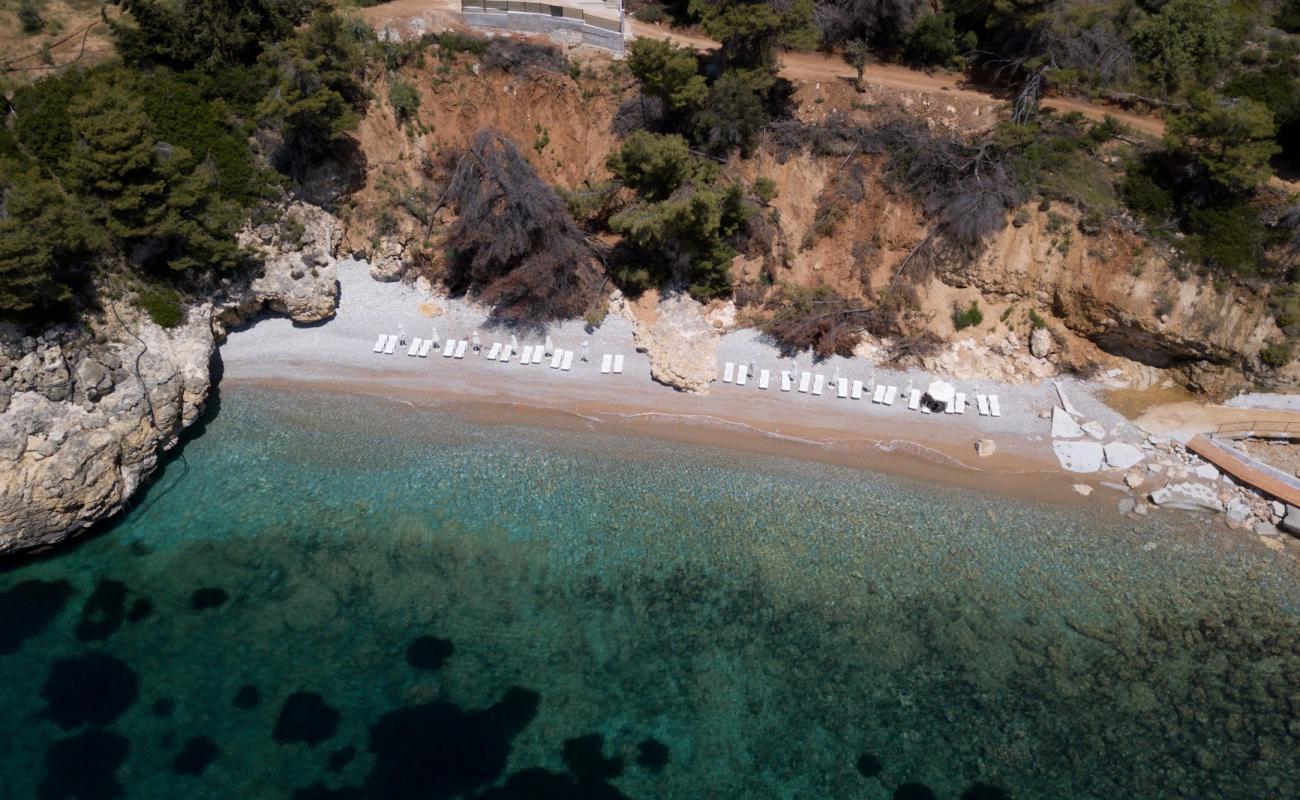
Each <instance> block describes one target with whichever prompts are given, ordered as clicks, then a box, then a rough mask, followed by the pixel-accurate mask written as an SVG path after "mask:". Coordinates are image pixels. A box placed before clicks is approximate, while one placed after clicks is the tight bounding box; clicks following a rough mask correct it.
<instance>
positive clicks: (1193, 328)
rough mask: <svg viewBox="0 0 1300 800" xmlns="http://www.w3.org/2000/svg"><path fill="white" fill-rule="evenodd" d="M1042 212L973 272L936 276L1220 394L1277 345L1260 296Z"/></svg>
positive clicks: (1013, 230)
mask: <svg viewBox="0 0 1300 800" xmlns="http://www.w3.org/2000/svg"><path fill="white" fill-rule="evenodd" d="M1053 227H1054V226H1053V225H1052V223H1051V222H1050V221H1049V218H1048V217H1047V215H1046V214H1041V213H1038V212H1035V213H1033V214H1031V215H1030V220H1029V222H1028V223H1026V224H1024V225H1022V226H1020V227H1015V226H1008V227H1007V228H1006V229H1005V230H1003V231H1002V232H1001V233H1000V234H999V235H998V236H997V237H996V238H994V239H993V240H992V241H991V242H990V243H989V245H988V247H987V249H986V250H985V252H984V253H983V255H982V256H981V257H980V258H979V259H977V260H976V261H974V262H973V263H970V264H963V265H951V266H950V267H949V268H948V269H946V270H945V271H944V272H943V273H942V274H941V275H940V278H941V279H942V280H943V281H945V282H946V283H949V284H951V285H954V286H962V287H964V286H970V287H974V288H976V289H979V290H980V291H981V292H983V293H986V294H989V295H999V296H1003V297H1006V298H1015V299H1023V300H1025V301H1028V302H1029V303H1030V304H1032V305H1033V306H1035V307H1037V308H1039V309H1040V310H1041V312H1042V313H1043V314H1044V315H1047V314H1050V315H1051V316H1052V317H1055V318H1056V319H1057V320H1059V322H1060V323H1061V324H1062V325H1064V326H1065V327H1067V328H1068V329H1070V330H1071V331H1073V332H1074V333H1076V334H1078V335H1080V336H1082V337H1085V338H1087V339H1088V340H1090V341H1091V342H1093V343H1094V344H1096V345H1097V346H1098V347H1099V348H1100V349H1102V350H1104V351H1106V352H1108V353H1111V354H1113V355H1117V356H1121V357H1123V358H1127V359H1131V360H1133V361H1137V362H1140V363H1142V364H1146V365H1148V366H1152V367H1157V368H1160V369H1165V370H1168V371H1170V372H1171V373H1172V374H1173V375H1174V376H1176V377H1178V378H1179V379H1180V381H1181V382H1182V383H1184V384H1185V385H1187V386H1189V387H1191V388H1194V389H1197V390H1199V391H1202V392H1205V393H1208V394H1224V393H1226V392H1229V391H1231V390H1232V389H1233V388H1235V387H1238V386H1241V385H1244V384H1245V378H1244V375H1243V370H1245V369H1247V368H1248V365H1249V363H1250V362H1251V361H1252V360H1253V359H1254V358H1255V355H1256V354H1257V353H1258V352H1259V349H1260V348H1261V347H1262V346H1263V345H1264V344H1265V343H1266V342H1268V341H1269V340H1270V339H1275V338H1280V337H1281V332H1280V331H1278V329H1277V327H1276V326H1275V324H1274V322H1273V318H1272V315H1271V313H1270V311H1269V308H1268V303H1267V300H1266V298H1264V297H1262V296H1260V295H1258V294H1255V293H1252V292H1250V291H1248V290H1246V289H1244V288H1241V287H1238V286H1234V285H1232V284H1229V283H1223V284H1220V285H1217V286H1216V284H1215V283H1214V282H1213V281H1211V280H1209V279H1205V278H1199V277H1195V276H1189V275H1178V274H1176V272H1175V270H1174V268H1173V267H1171V265H1170V264H1169V262H1168V261H1167V260H1166V259H1165V258H1164V257H1162V256H1161V255H1160V254H1158V253H1156V252H1155V251H1154V250H1153V249H1152V248H1151V247H1150V246H1148V245H1146V244H1145V243H1144V242H1142V241H1141V240H1140V239H1138V238H1137V237H1135V236H1132V235H1130V234H1126V233H1122V232H1116V231H1107V232H1103V233H1102V234H1099V235H1096V236H1083V235H1081V234H1080V233H1079V232H1078V231H1077V229H1075V228H1074V225H1073V222H1072V221H1071V223H1070V224H1069V225H1068V226H1066V227H1067V228H1068V229H1063V228H1062V226H1061V225H1060V224H1059V223H1058V224H1057V225H1056V226H1055V228H1056V229H1055V230H1052V228H1053Z"/></svg>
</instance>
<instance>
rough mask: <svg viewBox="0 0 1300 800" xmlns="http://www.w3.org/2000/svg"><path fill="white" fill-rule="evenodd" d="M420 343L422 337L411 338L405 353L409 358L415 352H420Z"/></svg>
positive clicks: (412, 356) (413, 356)
mask: <svg viewBox="0 0 1300 800" xmlns="http://www.w3.org/2000/svg"><path fill="white" fill-rule="evenodd" d="M422 343H423V340H422V339H412V340H411V346H410V347H409V348H407V350H406V354H407V355H408V356H410V357H411V358H415V354H416V353H418V352H420V345H421V344H422Z"/></svg>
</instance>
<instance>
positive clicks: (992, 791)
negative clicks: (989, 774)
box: [961, 783, 1011, 800]
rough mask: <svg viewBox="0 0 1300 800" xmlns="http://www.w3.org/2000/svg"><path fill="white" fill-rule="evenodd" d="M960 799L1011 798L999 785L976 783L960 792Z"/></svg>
mask: <svg viewBox="0 0 1300 800" xmlns="http://www.w3.org/2000/svg"><path fill="white" fill-rule="evenodd" d="M961 800H1011V793H1010V792H1008V791H1007V790H1006V789H1003V788H1002V787H1001V786H990V785H989V784H987V783H976V784H973V785H972V786H971V787H970V788H969V789H967V790H966V791H964V792H962V793H961Z"/></svg>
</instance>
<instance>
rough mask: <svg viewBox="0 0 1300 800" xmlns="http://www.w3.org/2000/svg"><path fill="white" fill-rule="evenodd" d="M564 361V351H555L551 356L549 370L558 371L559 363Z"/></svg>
mask: <svg viewBox="0 0 1300 800" xmlns="http://www.w3.org/2000/svg"><path fill="white" fill-rule="evenodd" d="M563 360H564V351H563V350H556V351H555V352H554V353H552V354H551V369H559V368H560V362H561V361H563Z"/></svg>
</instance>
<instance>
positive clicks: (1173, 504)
mask: <svg viewBox="0 0 1300 800" xmlns="http://www.w3.org/2000/svg"><path fill="white" fill-rule="evenodd" d="M1151 502H1152V503H1154V504H1156V505H1158V506H1162V507H1164V508H1177V509H1183V510H1187V511H1222V510H1223V501H1222V500H1220V499H1219V496H1218V495H1217V494H1215V492H1214V490H1213V489H1211V488H1210V487H1209V486H1206V485H1205V484H1203V483H1190V482H1184V483H1171V484H1169V485H1168V486H1166V487H1164V488H1163V489H1157V490H1156V491H1154V492H1152V493H1151Z"/></svg>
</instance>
